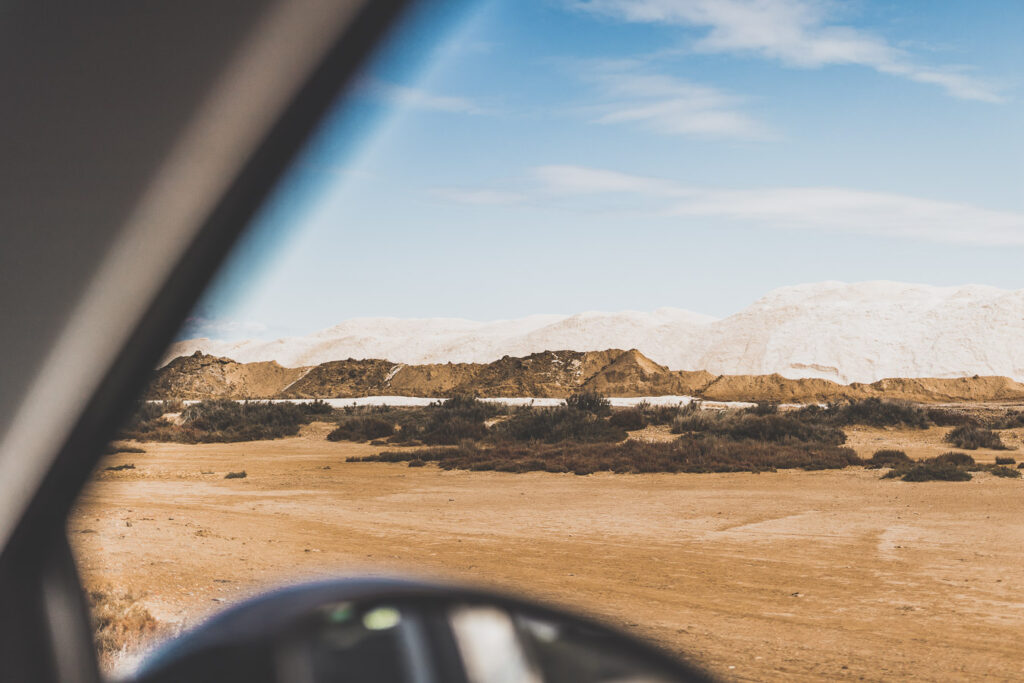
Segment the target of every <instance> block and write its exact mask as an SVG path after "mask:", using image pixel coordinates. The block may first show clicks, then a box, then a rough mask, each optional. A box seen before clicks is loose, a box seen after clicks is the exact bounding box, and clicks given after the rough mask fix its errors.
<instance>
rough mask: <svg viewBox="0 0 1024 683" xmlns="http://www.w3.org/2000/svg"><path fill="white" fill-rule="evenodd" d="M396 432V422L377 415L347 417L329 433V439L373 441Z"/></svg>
mask: <svg viewBox="0 0 1024 683" xmlns="http://www.w3.org/2000/svg"><path fill="white" fill-rule="evenodd" d="M394 433H395V423H394V421H393V420H388V419H385V418H383V417H377V416H376V415H367V416H361V417H346V418H343V419H342V420H340V421H339V422H338V426H337V428H336V429H335V430H334V431H332V432H331V433H330V434H328V435H327V440H328V441H372V440H374V439H383V438H385V437H388V436H391V435H392V434H394Z"/></svg>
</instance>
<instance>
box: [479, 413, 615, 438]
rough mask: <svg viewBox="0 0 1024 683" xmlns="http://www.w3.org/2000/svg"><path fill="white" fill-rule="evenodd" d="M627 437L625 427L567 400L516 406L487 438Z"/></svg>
mask: <svg viewBox="0 0 1024 683" xmlns="http://www.w3.org/2000/svg"><path fill="white" fill-rule="evenodd" d="M627 436H628V435H627V434H626V430H625V429H623V428H622V427H616V426H614V425H613V424H612V423H611V422H610V421H609V420H608V419H607V418H603V417H600V415H599V413H598V412H594V411H593V410H590V409H587V410H584V409H580V408H577V407H574V405H572V404H568V403H567V404H566V405H564V406H558V407H554V408H534V407H529V406H524V407H522V408H518V409H517V410H516V411H515V412H513V413H512V416H511V417H510V418H509V419H508V420H505V421H504V422H501V423H499V424H497V425H495V426H494V427H493V428H492V429H491V433H490V435H489V437H490V438H489V440H490V441H492V442H495V443H501V442H507V441H518V442H523V441H542V442H544V443H557V442H560V441H572V442H576V443H598V442H616V441H622V440H624V439H625V438H626V437H627Z"/></svg>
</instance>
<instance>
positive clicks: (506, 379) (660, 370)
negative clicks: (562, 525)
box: [148, 349, 1024, 403]
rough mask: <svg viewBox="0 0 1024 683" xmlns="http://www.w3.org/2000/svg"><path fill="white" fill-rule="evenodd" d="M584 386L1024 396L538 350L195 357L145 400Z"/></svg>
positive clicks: (806, 395)
mask: <svg viewBox="0 0 1024 683" xmlns="http://www.w3.org/2000/svg"><path fill="white" fill-rule="evenodd" d="M582 390H590V391H596V392H598V393H601V394H604V395H606V396H622V397H629V396H697V397H700V398H705V399H708V400H713V401H764V402H774V403H828V402H832V401H842V400H848V399H860V398H869V397H878V398H885V399H891V400H905V401H915V402H919V403H954V402H1007V401H1022V400H1024V384H1020V383H1018V382H1015V381H1013V380H1011V379H1009V378H1006V377H977V376H975V377H960V378H952V379H932V378H916V379H907V378H896V379H884V380H880V381H878V382H874V383H873V384H856V383H855V384H848V385H844V384H837V383H835V382H832V381H829V380H825V379H788V378H786V377H782V376H781V375H777V374H773V375H713V374H711V373H709V372H706V371H704V370H697V371H672V370H669V369H668V368H667V367H665V366H663V365H659V364H657V363H655V362H654V361H652V360H651V359H650V358H647V357H646V356H644V355H643V354H642V353H640V352H639V351H637V350H636V349H631V350H629V351H622V350H619V349H609V350H606V351H545V352H543V353H534V354H531V355H529V356H524V357H521V358H517V357H513V356H505V357H504V358H500V359H499V360H496V361H494V362H492V363H445V364H436V365H402V364H396V363H393V362H391V361H388V360H353V359H348V360H339V361H331V362H328V363H322V364H320V365H317V366H315V367H312V368H284V367H281V366H280V365H278V364H277V363H275V362H273V361H270V362H258V363H236V362H235V361H233V360H231V359H229V358H217V357H214V356H207V355H203V354H201V353H199V352H196V353H195V354H194V355H192V356H182V357H180V358H176V359H174V360H173V361H171V362H170V363H169V364H168V365H166V366H165V367H163V368H161V369H160V370H158V371H157V372H156V374H155V377H154V380H153V383H152V385H151V386H150V389H149V393H148V398H154V399H157V398H181V399H203V398H356V397H360V396H422V397H428V398H435V397H437V398H441V397H447V396H451V395H453V394H459V393H463V394H474V395H477V396H481V397H485V398H493V397H536V398H565V397H567V396H569V395H570V394H573V393H576V392H578V391H582Z"/></svg>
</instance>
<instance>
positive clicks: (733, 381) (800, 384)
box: [701, 375, 859, 403]
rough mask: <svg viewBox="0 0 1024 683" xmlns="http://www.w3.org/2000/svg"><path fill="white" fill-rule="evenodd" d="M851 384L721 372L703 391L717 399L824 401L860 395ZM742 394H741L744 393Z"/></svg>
mask: <svg viewBox="0 0 1024 683" xmlns="http://www.w3.org/2000/svg"><path fill="white" fill-rule="evenodd" d="M857 393H858V392H857V391H854V390H851V388H850V387H847V386H843V385H841V384H836V383H835V382H830V381H829V380H827V379H786V378H785V377H783V376H781V375H722V376H721V377H718V378H716V379H715V380H714V381H713V382H711V383H710V384H709V385H708V386H707V387H706V388H705V389H704V390H703V392H701V395H702V396H703V397H704V398H708V399H711V400H714V401H764V402H769V403H822V402H828V401H837V400H840V399H844V398H855V397H857V398H859V396H857ZM741 396H742V398H739V397H741Z"/></svg>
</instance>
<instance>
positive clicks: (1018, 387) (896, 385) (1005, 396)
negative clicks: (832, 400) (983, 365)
mask: <svg viewBox="0 0 1024 683" xmlns="http://www.w3.org/2000/svg"><path fill="white" fill-rule="evenodd" d="M851 386H852V387H855V388H860V387H864V389H865V391H868V392H873V395H875V396H881V397H886V398H893V399H903V400H906V401H919V402H922V403H936V402H938V403H944V402H988V401H1019V400H1021V399H1024V384H1020V383H1018V382H1014V381H1013V380H1012V379H1010V378H1008V377H977V376H975V377H957V378H953V379H927V378H925V379H883V380H879V381H878V382H875V383H873V384H869V385H851Z"/></svg>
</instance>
